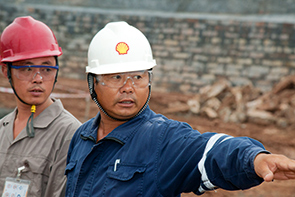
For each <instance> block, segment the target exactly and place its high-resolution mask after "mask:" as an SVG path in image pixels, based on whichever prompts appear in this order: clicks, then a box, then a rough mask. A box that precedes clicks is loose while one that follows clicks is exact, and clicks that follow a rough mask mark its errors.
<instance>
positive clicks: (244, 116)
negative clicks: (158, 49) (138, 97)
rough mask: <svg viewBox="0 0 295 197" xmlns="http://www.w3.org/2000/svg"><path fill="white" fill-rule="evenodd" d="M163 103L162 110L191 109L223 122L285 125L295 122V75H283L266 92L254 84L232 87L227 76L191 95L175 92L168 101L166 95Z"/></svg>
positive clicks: (172, 111)
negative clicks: (186, 95) (164, 106)
mask: <svg viewBox="0 0 295 197" xmlns="http://www.w3.org/2000/svg"><path fill="white" fill-rule="evenodd" d="M157 99H160V98H157ZM164 100H165V101H164ZM159 102H161V99H160V100H159ZM164 102H166V103H164ZM162 104H164V105H166V108H165V109H163V110H161V112H162V113H177V112H186V113H187V112H191V113H193V114H196V115H200V116H205V117H207V118H210V119H221V120H223V121H224V122H234V123H246V122H252V123H256V124H260V125H269V124H275V125H277V126H279V127H282V128H286V127H288V126H291V125H295V75H291V76H287V77H285V78H283V79H282V80H281V81H280V82H279V83H278V84H277V85H276V86H274V88H273V89H272V90H271V91H269V92H266V93H263V92H261V91H260V90H259V89H257V88H255V87H253V85H251V84H250V85H246V86H240V87H233V86H232V85H231V83H230V82H229V81H228V80H226V79H220V80H218V81H217V82H216V83H215V84H213V85H208V86H206V87H204V88H202V89H201V90H200V92H199V94H197V95H194V96H191V97H185V96H183V97H180V96H175V98H170V100H169V102H168V103H167V98H164V97H163V103H162Z"/></svg>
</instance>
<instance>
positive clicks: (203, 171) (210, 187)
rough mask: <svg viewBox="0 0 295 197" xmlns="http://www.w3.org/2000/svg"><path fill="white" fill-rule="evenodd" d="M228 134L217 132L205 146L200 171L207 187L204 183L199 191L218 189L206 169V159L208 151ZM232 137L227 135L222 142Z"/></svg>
mask: <svg viewBox="0 0 295 197" xmlns="http://www.w3.org/2000/svg"><path fill="white" fill-rule="evenodd" d="M223 136H226V134H215V135H213V136H212V137H211V138H210V140H209V141H208V142H207V145H206V147H205V150H204V153H203V157H202V159H201V160H200V162H199V164H198V168H199V171H200V173H201V178H202V183H203V185H204V186H205V187H206V188H203V187H202V185H200V187H199V192H200V193H204V192H205V191H206V190H213V189H216V188H217V187H216V186H215V185H213V184H212V183H211V182H210V180H209V178H208V175H207V172H206V169H205V161H206V159H207V153H208V152H209V151H210V150H211V149H212V147H213V146H214V145H215V144H216V142H217V140H219V139H220V138H221V137H223ZM230 138H232V137H231V136H228V137H226V138H225V139H223V140H222V141H221V142H220V143H222V142H224V141H226V140H228V139H230Z"/></svg>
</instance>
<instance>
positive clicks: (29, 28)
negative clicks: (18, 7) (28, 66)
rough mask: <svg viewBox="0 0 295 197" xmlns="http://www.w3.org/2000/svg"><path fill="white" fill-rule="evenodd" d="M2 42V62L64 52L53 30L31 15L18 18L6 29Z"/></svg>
mask: <svg viewBox="0 0 295 197" xmlns="http://www.w3.org/2000/svg"><path fill="white" fill-rule="evenodd" d="M0 42H1V43H0V51H1V54H0V59H1V60H0V61H1V63H2V62H14V61H20V60H25V59H32V58H38V57H46V56H60V55H61V54H62V50H61V48H60V47H59V46H58V43H57V40H56V38H55V35H54V34H53V32H52V30H51V29H50V28H49V27H48V26H47V25H45V24H44V23H42V22H40V21H38V20H35V19H33V18H32V17H31V16H26V17H18V18H16V19H15V20H14V21H13V23H11V24H10V25H9V26H7V27H6V28H5V29H4V31H3V32H2V34H1V37H0Z"/></svg>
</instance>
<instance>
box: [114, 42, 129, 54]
mask: <svg viewBox="0 0 295 197" xmlns="http://www.w3.org/2000/svg"><path fill="white" fill-rule="evenodd" d="M128 50H129V46H128V44H126V43H125V42H119V43H118V44H117V46H116V51H117V52H118V53H119V55H125V54H127V52H128Z"/></svg>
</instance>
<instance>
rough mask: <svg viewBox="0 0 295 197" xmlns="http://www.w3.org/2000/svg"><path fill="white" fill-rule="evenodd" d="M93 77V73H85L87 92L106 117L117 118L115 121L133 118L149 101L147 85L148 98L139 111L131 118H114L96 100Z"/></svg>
mask: <svg viewBox="0 0 295 197" xmlns="http://www.w3.org/2000/svg"><path fill="white" fill-rule="evenodd" d="M93 79H94V75H93V74H91V73H88V74H87V82H88V89H89V92H90V95H91V98H92V100H93V101H94V102H95V103H96V105H97V106H98V107H99V109H100V110H101V111H102V112H103V113H104V114H105V115H107V116H108V117H110V118H112V119H113V120H117V121H128V120H131V119H133V118H135V117H137V116H139V114H141V112H143V110H145V108H146V107H147V105H148V103H149V101H150V98H151V85H149V95H148V98H147V100H146V102H145V104H144V105H143V107H142V108H141V109H140V110H139V112H138V113H137V114H136V115H135V116H133V117H131V118H127V119H119V118H115V117H113V116H111V115H109V114H108V113H107V112H106V111H105V110H104V109H103V107H102V106H101V104H100V103H99V102H98V100H97V94H96V92H95V90H94V80H93Z"/></svg>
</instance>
